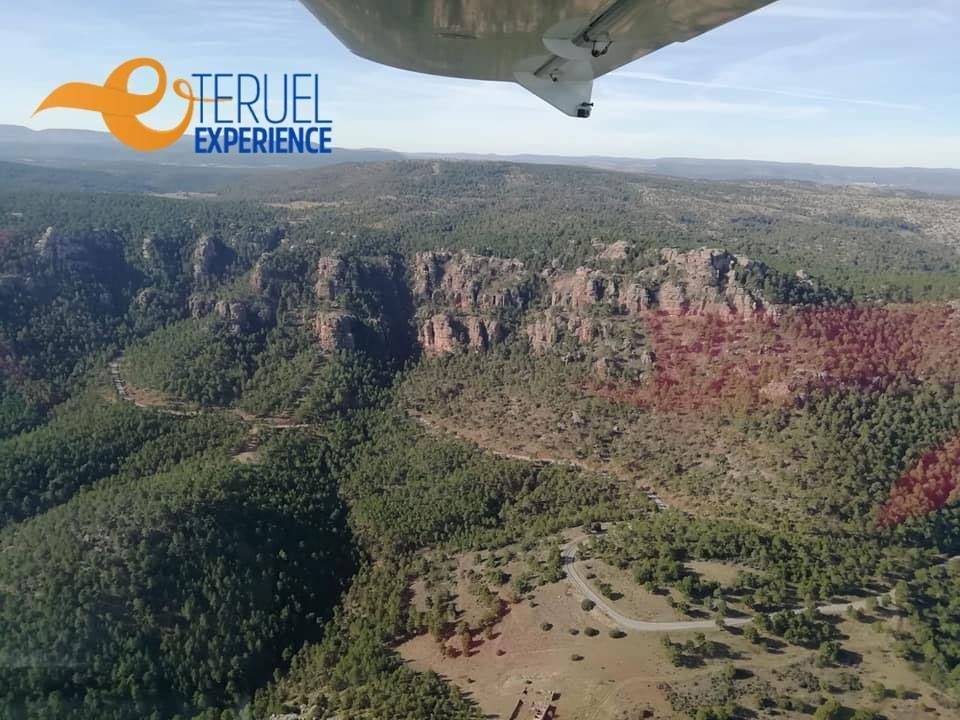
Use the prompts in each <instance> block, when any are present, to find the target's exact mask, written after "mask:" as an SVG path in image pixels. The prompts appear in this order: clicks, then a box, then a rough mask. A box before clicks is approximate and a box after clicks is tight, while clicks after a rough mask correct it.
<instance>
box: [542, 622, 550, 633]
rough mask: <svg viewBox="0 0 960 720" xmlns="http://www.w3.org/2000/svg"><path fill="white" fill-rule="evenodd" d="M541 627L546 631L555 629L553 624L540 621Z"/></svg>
mask: <svg viewBox="0 0 960 720" xmlns="http://www.w3.org/2000/svg"><path fill="white" fill-rule="evenodd" d="M540 629H541V630H543V631H544V632H549V631H550V630H552V629H553V625H551V624H550V623H548V622H542V623H540Z"/></svg>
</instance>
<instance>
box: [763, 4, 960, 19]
mask: <svg viewBox="0 0 960 720" xmlns="http://www.w3.org/2000/svg"><path fill="white" fill-rule="evenodd" d="M763 12H764V13H766V15H767V16H768V17H786V18H796V19H798V20H829V21H837V22H937V23H945V22H954V21H955V20H956V17H955V16H951V15H949V14H947V13H943V12H940V11H938V10H924V9H920V10H857V9H854V10H851V9H848V8H843V9H841V8H836V7H817V6H811V5H791V4H789V3H774V4H773V5H770V6H768V7H767V8H766V9H765V10H764V11H763Z"/></svg>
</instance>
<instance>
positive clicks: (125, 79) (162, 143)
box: [33, 58, 212, 152]
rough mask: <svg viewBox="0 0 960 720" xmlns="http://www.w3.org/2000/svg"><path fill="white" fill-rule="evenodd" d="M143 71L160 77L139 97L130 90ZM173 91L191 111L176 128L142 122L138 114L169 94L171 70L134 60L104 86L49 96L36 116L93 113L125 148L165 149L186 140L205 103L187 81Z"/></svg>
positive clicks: (81, 86) (72, 86) (66, 88)
mask: <svg viewBox="0 0 960 720" xmlns="http://www.w3.org/2000/svg"><path fill="white" fill-rule="evenodd" d="M141 68H150V69H151V70H153V71H154V72H155V73H156V74H157V87H156V88H155V89H154V90H153V92H150V93H147V94H139V93H132V92H130V91H129V90H128V89H127V85H128V83H129V81H130V76H131V75H133V73H134V72H136V71H137V70H139V69H141ZM173 91H174V92H175V93H176V94H177V95H179V96H180V97H182V98H183V99H184V100H186V101H187V110H186V112H185V113H184V116H183V119H182V120H181V121H180V122H179V123H178V124H177V126H176V127H175V128H172V129H170V130H154V129H153V128H151V127H149V126H147V125H144V124H143V123H142V122H140V120H138V119H137V115H142V114H143V113H145V112H149V111H150V110H153V108H155V107H156V106H157V105H158V104H159V103H160V101H161V100H163V96H164V95H165V94H166V92H167V71H166V69H164V67H163V65H161V64H160V63H159V62H158V61H156V60H154V59H153V58H134V59H133V60H127V62H125V63H123V64H122V65H120V66H119V67H118V68H117V69H116V70H114V71H113V72H112V73H110V76H109V77H108V78H107V81H106V82H105V83H104V84H103V85H93V84H90V83H83V82H71V83H66V84H65V85H61V86H60V87H58V88H57V89H56V90H54V91H53V92H52V93H50V94H49V95H47V97H46V99H44V101H43V102H41V103H40V105H39V106H38V107H37V109H36V110H35V111H34V113H33V114H34V115H36V114H37V113H38V112H42V111H43V110H47V109H49V108H72V109H74V110H92V111H94V112H98V113H100V114H101V115H102V116H103V121H104V122H105V123H106V124H107V128H108V129H109V130H110V132H111V133H112V134H113V136H114V137H115V138H117V140H119V141H120V142H122V143H123V144H124V145H127V146H129V147H132V148H133V149H134V150H141V151H143V152H149V151H152V150H162V149H163V148H165V147H169V146H170V145H173V144H174V143H175V142H176V141H177V140H179V139H180V138H181V137H183V134H184V133H185V132H186V131H187V128H188V127H189V126H190V121H191V120H192V119H193V104H194V103H195V102H198V101H200V100H201V98H198V97H196V96H195V95H194V94H193V88H191V87H190V83H188V82H187V81H186V80H183V79H178V80H176V81H174V83H173ZM207 102H212V100H207Z"/></svg>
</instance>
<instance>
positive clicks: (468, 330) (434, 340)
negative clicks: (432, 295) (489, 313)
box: [418, 313, 503, 356]
mask: <svg viewBox="0 0 960 720" xmlns="http://www.w3.org/2000/svg"><path fill="white" fill-rule="evenodd" d="M418 340H419V342H420V346H421V347H422V348H423V352H424V354H426V355H428V356H436V355H445V354H447V353H451V352H456V351H457V350H460V349H463V348H469V349H471V350H477V351H482V350H489V349H490V346H491V345H493V344H494V343H498V342H500V341H501V340H503V328H502V326H501V325H500V323H499V322H497V321H496V320H489V319H486V318H482V317H479V316H477V315H469V316H466V317H462V318H461V317H455V316H454V315H452V314H450V313H437V314H436V315H432V316H431V317H428V318H426V319H425V320H424V321H423V322H422V323H421V324H420V328H419V332H418Z"/></svg>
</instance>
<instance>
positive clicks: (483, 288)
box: [410, 252, 529, 312]
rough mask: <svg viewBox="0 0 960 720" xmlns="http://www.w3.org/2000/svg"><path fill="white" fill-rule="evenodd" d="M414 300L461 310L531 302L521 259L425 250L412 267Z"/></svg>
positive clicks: (497, 307) (513, 305)
mask: <svg viewBox="0 0 960 720" xmlns="http://www.w3.org/2000/svg"><path fill="white" fill-rule="evenodd" d="M410 281H411V286H412V290H413V296H414V299H415V300H416V301H418V302H433V303H435V304H436V305H440V306H445V307H450V308H453V309H456V310H460V311H473V312H476V311H487V312H489V311H492V310H496V309H499V308H523V307H525V305H526V304H527V302H528V301H529V297H528V292H527V290H526V275H525V273H524V267H523V263H522V262H520V261H519V260H504V259H502V258H495V257H486V256H481V255H471V254H469V253H456V254H451V253H439V252H421V253H417V254H416V255H415V256H414V259H413V263H412V265H411V267H410Z"/></svg>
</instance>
